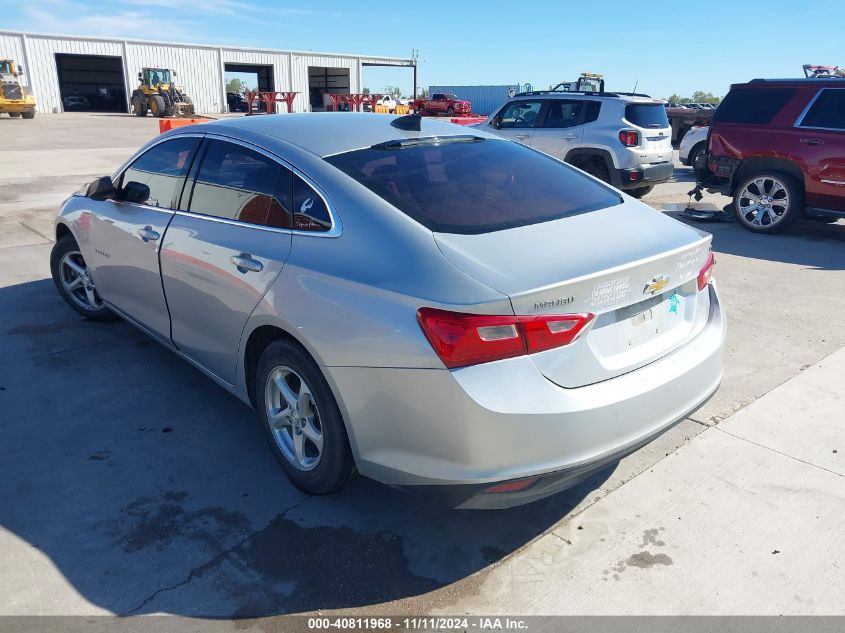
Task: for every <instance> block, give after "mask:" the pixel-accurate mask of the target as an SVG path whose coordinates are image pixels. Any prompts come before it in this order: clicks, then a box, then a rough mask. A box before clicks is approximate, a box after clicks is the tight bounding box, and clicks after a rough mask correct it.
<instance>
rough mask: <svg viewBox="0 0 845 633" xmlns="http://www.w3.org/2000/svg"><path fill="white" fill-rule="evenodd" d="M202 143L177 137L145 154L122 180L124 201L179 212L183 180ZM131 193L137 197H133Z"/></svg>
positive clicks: (191, 138) (121, 191) (194, 139)
mask: <svg viewBox="0 0 845 633" xmlns="http://www.w3.org/2000/svg"><path fill="white" fill-rule="evenodd" d="M199 140H200V139H199V138H197V137H193V136H183V137H177V138H174V139H172V140H169V141H164V142H163V143H159V144H158V145H155V146H154V147H151V148H150V149H149V150H147V151H146V152H144V153H143V154H141V156H140V157H139V158H138V159H137V160H136V161H135V162H134V163H132V164H131V165H130V166H129V167H128V168H127V169H126V171H124V172H123V175H122V176H121V177H120V182H119V185H118V190H119V192H120V196H121V198H122V199H123V200H125V201H127V202H129V201H131V202H133V203H139V204H146V205H149V206H153V207H162V208H167V209H170V208H175V206H176V202H177V201H176V197H177V196H178V194H179V192H181V189H182V187H181V185H182V182H183V181H182V179H183V178H184V177H185V175H186V174H187V173H188V169H189V168H190V167H191V159H192V157H193V154H194V150H195V149H196V147H197V144H198V143H199ZM130 183H134V184H130ZM145 187H146V188H148V189H149V192H147V191H146V189H145ZM139 190H141V191H144V195H142V196H140V197H139V196H138V195H137V192H138V191H139ZM130 192H131V193H132V194H133V195H131V196H130V195H129V193H130ZM124 194H126V195H124Z"/></svg>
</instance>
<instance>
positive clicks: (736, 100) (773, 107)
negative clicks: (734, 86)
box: [713, 88, 795, 124]
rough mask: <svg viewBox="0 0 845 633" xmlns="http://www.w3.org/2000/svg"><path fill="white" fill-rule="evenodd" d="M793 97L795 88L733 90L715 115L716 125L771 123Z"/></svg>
mask: <svg viewBox="0 0 845 633" xmlns="http://www.w3.org/2000/svg"><path fill="white" fill-rule="evenodd" d="M793 96H795V89H794V88H763V89H758V90H748V89H741V90H731V91H730V92H729V93H728V95H727V96H726V97H725V99H724V101H722V103H720V104H719V107H718V108H716V112H715V113H714V114H713V122H714V123H745V124H766V123H770V122H771V120H772V119H773V118H774V117H775V115H776V114H777V113H778V112H780V110H781V108H783V106H784V105H786V102H787V101H789V100H790V99H791V98H792V97H793Z"/></svg>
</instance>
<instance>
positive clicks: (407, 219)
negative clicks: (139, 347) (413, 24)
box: [51, 113, 725, 508]
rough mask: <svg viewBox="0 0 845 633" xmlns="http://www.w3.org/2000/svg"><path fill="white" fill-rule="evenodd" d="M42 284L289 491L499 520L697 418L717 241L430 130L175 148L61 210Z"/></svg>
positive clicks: (288, 123) (143, 159)
mask: <svg viewBox="0 0 845 633" xmlns="http://www.w3.org/2000/svg"><path fill="white" fill-rule="evenodd" d="M56 240H57V241H56V245H55V248H54V249H53V252H52V257H51V268H52V274H53V278H54V280H55V283H56V287H57V288H58V291H59V292H60V293H61V295H62V296H63V297H64V299H65V300H66V301H67V303H68V304H69V305H70V306H71V307H72V308H73V309H74V310H76V311H77V312H79V313H80V314H82V315H83V316H85V317H87V318H89V319H94V320H107V319H111V318H116V317H118V316H119V317H121V318H123V319H125V320H127V321H129V322H130V323H132V324H134V325H136V326H137V327H139V328H140V329H142V330H143V331H144V332H146V333H147V334H149V335H150V336H151V337H153V338H155V339H156V340H158V341H159V342H160V343H162V344H163V345H165V346H166V347H167V348H169V349H171V350H172V351H173V352H174V353H176V354H177V355H178V356H180V357H182V358H183V359H185V360H186V361H188V362H190V363H191V364H193V365H194V366H196V367H197V368H198V369H199V370H200V371H202V372H204V373H205V374H206V375H208V376H209V377H210V378H211V379H213V380H215V381H216V382H217V383H219V384H220V385H221V386H222V387H224V388H225V389H227V390H229V391H230V392H231V393H233V394H234V395H235V396H237V397H238V398H240V399H241V400H243V401H244V402H245V403H246V404H247V405H249V406H250V407H253V408H254V409H256V410H257V411H258V413H259V417H260V420H261V424H262V425H263V428H264V430H265V431H266V435H267V438H268V440H269V444H270V447H271V448H272V450H273V451H274V452H275V454H276V456H277V457H278V459H279V462H280V463H281V465H282V467H283V468H284V470H285V472H286V473H287V475H288V477H289V478H290V480H291V481H292V482H293V483H294V484H295V485H296V486H298V487H300V488H301V489H303V490H305V491H308V492H310V493H315V494H323V493H329V492H333V491H335V490H337V489H339V488H340V487H341V486H343V485H344V483H346V482H347V481H348V480H349V479H350V477H352V475H353V474H354V473H355V472H360V473H361V474H363V475H366V476H369V477H372V478H374V479H377V480H379V481H381V482H384V483H386V484H389V485H392V486H397V487H400V488H403V489H406V490H413V491H417V492H420V493H422V494H425V495H427V496H430V497H433V498H436V499H439V500H441V501H443V502H445V503H448V504H450V505H452V506H454V507H464V508H482V507H486V508H490V507H508V506H513V505H518V504H520V503H526V502H529V501H533V500H535V499H539V498H542V497H545V496H547V495H550V494H553V493H554V492H557V491H559V490H562V489H564V488H567V487H569V486H572V485H574V484H575V483H577V482H579V481H580V480H582V479H584V478H585V477H586V476H587V475H589V474H591V473H592V472H594V471H596V470H598V469H602V468H605V467H607V466H608V465H610V464H612V463H614V462H615V461H617V460H619V459H620V458H621V457H622V456H624V455H625V454H627V453H629V452H631V451H633V450H635V449H636V448H637V447H639V446H641V445H643V444H644V443H646V442H648V441H650V440H651V439H652V438H654V437H655V436H657V435H658V434H660V433H662V432H664V431H665V430H667V429H668V428H669V427H671V426H672V425H673V424H675V423H676V422H678V421H679V420H680V419H682V418H683V417H684V416H686V415H687V414H688V413H690V412H691V411H692V410H694V409H695V408H696V407H698V406H699V405H701V404H702V403H703V402H704V401H705V400H706V399H707V398H708V397H709V396H710V395H711V394H712V393H713V392H714V391H715V389H716V388H717V386H718V385H719V382H720V380H721V377H722V350H723V346H724V340H725V321H724V317H723V314H722V310H721V308H720V305H719V300H718V296H717V293H716V288H715V284H714V283H713V280H712V279H711V271H712V267H713V256H712V253H711V250H710V241H711V237H710V235H708V234H706V233H703V232H701V231H698V230H696V229H694V228H691V227H689V226H686V225H684V224H682V223H679V222H677V221H675V220H673V219H671V218H669V217H667V216H665V215H663V214H661V213H659V212H657V211H654V210H653V209H651V208H649V207H648V206H646V205H644V204H642V203H640V202H638V201H636V200H634V199H632V198H629V197H627V196H625V195H624V194H622V193H620V192H619V191H617V190H615V189H613V188H612V187H610V186H607V185H605V184H604V183H602V182H600V181H598V180H596V179H594V178H592V177H590V176H587V175H585V174H584V173H583V172H580V171H578V170H577V169H574V168H572V167H570V166H568V165H566V164H564V163H562V162H560V161H558V160H556V159H554V158H551V157H549V156H546V155H544V154H541V153H539V152H537V151H535V150H532V149H530V148H527V147H524V146H522V145H519V144H516V143H513V142H510V141H507V140H503V139H500V138H497V137H495V136H492V135H489V134H487V133H485V132H483V131H480V130H477V129H470V130H468V129H466V128H462V127H460V126H455V125H451V124H449V123H443V122H439V121H436V120H433V119H430V118H426V119H422V120H420V118H419V117H416V116H408V117H391V116H377V115H373V114H336V113H331V114H301V115H300V114H295V115H281V116H264V117H245V118H239V119H227V120H221V121H216V122H213V123H209V124H202V125H195V126H190V127H185V128H179V129H177V130H174V131H173V132H171V133H167V134H163V135H161V136H159V137H158V138H156V139H154V140H153V141H151V142H150V143H148V144H147V145H146V146H144V147H143V148H141V149H140V150H139V151H138V153H137V154H135V156H133V157H132V158H131V159H130V160H129V161H127V162H126V164H124V165H123V166H121V167H120V169H118V170H117V172H115V173H114V174H113V175H112V176H111V177H103V178H99V179H97V180H96V181H94V182H93V183H91V184H90V185H89V186H88V187H87V188H85V190H84V191H81V192H79V193H77V194H76V195H73V196H71V197H70V198H69V199H68V200H67V201H66V202H65V203H64V204H63V206H62V208H61V210H60V212H59V214H58V217H57V219H56Z"/></svg>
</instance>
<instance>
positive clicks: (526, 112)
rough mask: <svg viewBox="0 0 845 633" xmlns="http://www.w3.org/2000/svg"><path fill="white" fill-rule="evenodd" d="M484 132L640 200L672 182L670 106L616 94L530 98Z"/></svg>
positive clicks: (517, 101)
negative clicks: (528, 148)
mask: <svg viewBox="0 0 845 633" xmlns="http://www.w3.org/2000/svg"><path fill="white" fill-rule="evenodd" d="M478 127H480V128H483V129H484V130H486V131H488V132H492V133H493V134H497V135H498V136H503V137H505V138H509V139H512V140H515V141H518V142H520V143H523V144H525V145H529V146H531V147H533V148H535V149H538V150H540V151H541V152H545V153H546V154H550V155H552V156H555V157H556V158H560V159H562V160H564V161H566V162H567V163H570V164H571V165H574V166H575V167H578V168H579V169H583V170H584V171H586V172H587V173H588V174H591V175H593V176H595V177H596V178H599V179H601V180H603V181H605V182H607V183H610V184H612V185H613V186H614V187H617V188H618V189H623V190H625V191H626V192H627V193H629V194H630V195H632V196H634V197H636V198H639V197H641V196H644V195H645V194H647V193H648V192H649V191H651V190H652V188H653V187H654V185H656V184H657V183H661V182H665V181H666V180H668V179H669V178H671V176H672V141H671V138H672V129H671V127H670V126H669V119H668V118H667V116H666V108H665V107H664V102H663V101H660V100H655V99H652V98H651V97H648V96H647V95H633V94H623V93H612V92H598V93H593V92H581V93H579V92H556V91H543V92H524V93H520V94H518V95H516V96H514V97H512V98H511V99H508V100H507V101H506V102H505V103H504V105H502V107H501V108H499V110H498V111H497V112H496V113H495V114H493V115H491V116H490V117H489V118H488V119H487V120H486V121H485V122H484V123H482V124H480V125H479V126H478Z"/></svg>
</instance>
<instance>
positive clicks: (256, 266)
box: [229, 253, 264, 274]
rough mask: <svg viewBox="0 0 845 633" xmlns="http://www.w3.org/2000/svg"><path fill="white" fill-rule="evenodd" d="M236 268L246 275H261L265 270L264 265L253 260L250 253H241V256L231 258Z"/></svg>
mask: <svg viewBox="0 0 845 633" xmlns="http://www.w3.org/2000/svg"><path fill="white" fill-rule="evenodd" d="M229 261H230V262H232V263H233V264H234V265H235V267H236V268H237V269H238V270H239V271H240V272H242V273H244V274H246V273H248V272H249V271H252V272H254V273H260V272H261V271H262V270H264V264H262V263H261V262H260V261H258V260H257V259H253V258H252V255H250V254H249V253H241V254H240V255H232V256H231V257H230V258H229Z"/></svg>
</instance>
